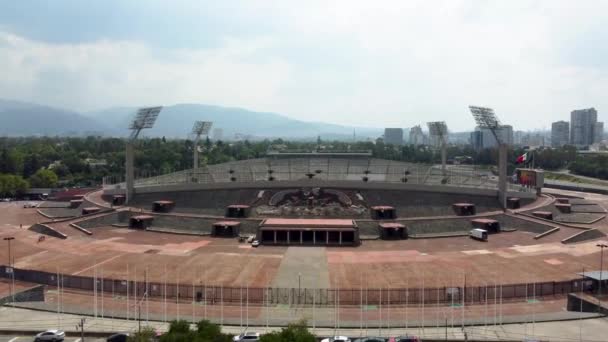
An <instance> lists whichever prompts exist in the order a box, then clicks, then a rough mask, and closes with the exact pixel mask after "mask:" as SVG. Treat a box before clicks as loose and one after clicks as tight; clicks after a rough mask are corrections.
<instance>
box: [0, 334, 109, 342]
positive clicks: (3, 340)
mask: <svg viewBox="0 0 608 342" xmlns="http://www.w3.org/2000/svg"><path fill="white" fill-rule="evenodd" d="M33 340H34V337H33V336H19V335H0V342H26V341H33ZM64 341H65V342H85V341H86V342H101V341H105V339H104V338H95V337H86V338H85V339H84V341H82V340H81V338H80V337H66V338H65V340H64Z"/></svg>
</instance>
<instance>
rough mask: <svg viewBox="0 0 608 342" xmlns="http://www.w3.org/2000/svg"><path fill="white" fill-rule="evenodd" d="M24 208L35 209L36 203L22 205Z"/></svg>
mask: <svg viewBox="0 0 608 342" xmlns="http://www.w3.org/2000/svg"><path fill="white" fill-rule="evenodd" d="M23 207H24V208H36V203H34V202H26V203H24V204H23Z"/></svg>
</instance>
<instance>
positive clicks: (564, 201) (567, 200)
mask: <svg viewBox="0 0 608 342" xmlns="http://www.w3.org/2000/svg"><path fill="white" fill-rule="evenodd" d="M555 201H556V202H557V203H570V199H569V198H566V197H558V198H556V199H555Z"/></svg>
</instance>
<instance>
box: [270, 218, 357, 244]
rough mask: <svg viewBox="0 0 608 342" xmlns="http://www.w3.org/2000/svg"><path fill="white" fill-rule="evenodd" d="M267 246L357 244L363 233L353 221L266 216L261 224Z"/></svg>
mask: <svg viewBox="0 0 608 342" xmlns="http://www.w3.org/2000/svg"><path fill="white" fill-rule="evenodd" d="M259 231H260V233H259V234H260V240H261V243H262V244H263V245H295V246H356V245H358V244H359V232H358V229H357V226H356V224H355V222H354V221H353V220H339V219H328V220H323V219H266V220H264V221H263V222H262V223H261V224H260V230H259Z"/></svg>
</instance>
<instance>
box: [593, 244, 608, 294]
mask: <svg viewBox="0 0 608 342" xmlns="http://www.w3.org/2000/svg"><path fill="white" fill-rule="evenodd" d="M596 246H597V247H599V248H600V284H599V287H598V296H599V297H600V300H601V297H602V273H604V271H603V269H604V248H606V247H608V245H607V244H605V243H598V244H597V245H596Z"/></svg>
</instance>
